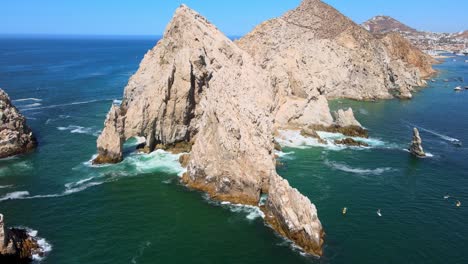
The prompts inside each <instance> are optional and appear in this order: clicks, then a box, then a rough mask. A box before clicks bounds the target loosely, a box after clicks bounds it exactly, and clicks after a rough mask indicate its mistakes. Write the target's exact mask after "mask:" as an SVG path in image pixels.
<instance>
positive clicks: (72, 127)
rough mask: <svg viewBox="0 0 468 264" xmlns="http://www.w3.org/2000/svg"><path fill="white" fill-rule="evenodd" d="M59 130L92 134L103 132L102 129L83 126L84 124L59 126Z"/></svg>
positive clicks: (96, 134)
mask: <svg viewBox="0 0 468 264" xmlns="http://www.w3.org/2000/svg"><path fill="white" fill-rule="evenodd" d="M57 129H58V130H60V131H70V133H72V134H86V135H90V136H95V137H97V136H99V134H100V133H101V130H98V129H96V128H94V127H82V126H76V125H69V126H67V127H57Z"/></svg>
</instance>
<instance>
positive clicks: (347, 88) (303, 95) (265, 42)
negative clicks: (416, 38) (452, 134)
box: [237, 0, 430, 126]
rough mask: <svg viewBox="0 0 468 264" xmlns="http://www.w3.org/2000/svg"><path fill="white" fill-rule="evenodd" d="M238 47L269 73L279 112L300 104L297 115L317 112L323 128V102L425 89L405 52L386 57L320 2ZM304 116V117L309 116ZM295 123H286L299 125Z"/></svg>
mask: <svg viewBox="0 0 468 264" xmlns="http://www.w3.org/2000/svg"><path fill="white" fill-rule="evenodd" d="M237 43H238V44H239V46H240V47H242V48H243V49H245V50H246V51H248V52H249V53H250V54H251V55H252V56H253V57H254V58H255V60H256V61H257V63H258V64H259V65H260V66H261V67H262V68H264V69H266V70H268V71H269V72H270V73H271V79H272V85H273V90H274V91H276V94H277V99H276V100H277V101H279V104H278V108H280V109H281V108H282V107H285V108H290V106H289V105H290V104H292V103H290V101H293V102H298V101H299V102H302V104H297V105H298V107H297V108H299V106H300V107H301V110H307V109H316V108H320V109H321V110H322V112H320V114H319V115H318V114H317V113H316V114H315V115H314V116H315V117H316V118H318V117H319V116H320V115H322V116H321V118H320V120H319V122H320V123H322V124H330V123H331V116H330V115H328V114H326V115H324V112H326V111H325V109H327V108H328V106H327V104H326V101H325V100H324V99H322V98H323V97H326V98H351V99H358V100H367V99H386V98H392V97H393V95H394V94H396V95H401V96H403V97H409V96H410V94H409V91H411V90H412V87H413V86H420V85H424V81H423V80H422V79H421V74H420V69H419V68H418V67H419V65H417V64H416V65H413V64H411V62H412V61H413V60H407V59H406V58H404V57H405V56H406V55H407V54H408V53H407V52H401V53H398V52H396V51H393V50H391V51H389V49H388V48H387V45H384V43H383V42H382V41H381V40H379V39H378V38H376V37H375V36H374V35H372V34H371V33H369V32H367V31H366V30H365V29H363V28H362V27H360V26H359V25H357V24H355V23H354V22H353V21H351V20H350V19H348V18H347V17H345V16H344V15H342V14H340V13H339V12H338V11H337V10H335V9H334V8H332V7H331V6H329V5H327V4H325V3H323V2H321V1H320V0H304V1H303V2H302V3H301V5H300V6H299V7H298V8H296V9H295V10H292V11H290V12H288V13H286V14H285V15H283V16H282V17H280V18H276V19H272V20H269V21H266V22H264V23H262V24H261V25H259V26H257V27H256V28H255V29H254V30H253V31H252V32H251V33H249V34H248V35H247V36H245V37H243V38H242V39H240V40H239V41H238V42H237ZM389 46H390V45H389ZM393 47H396V45H393ZM397 53H398V54H399V55H401V56H400V57H403V60H402V58H400V57H397V56H396V55H395V54H397ZM425 67H426V65H424V69H425ZM429 67H430V64H429ZM293 105H294V104H293ZM309 105H318V106H316V107H311V106H309ZM298 112H299V113H301V111H298ZM302 113H304V115H305V116H308V115H309V113H312V111H310V112H309V113H307V112H306V111H302ZM278 115H280V116H282V111H278ZM288 117H289V116H288ZM294 117H295V116H291V118H290V119H289V120H285V121H293V122H295V121H303V120H299V119H298V118H294ZM309 118H310V117H309ZM283 119H284V118H282V119H280V118H277V120H278V121H280V122H279V123H278V125H280V126H281V125H286V124H284V122H281V121H282V120H283ZM305 121H306V122H308V121H310V120H305ZM314 122H315V123H319V122H317V120H314ZM300 123H301V122H300Z"/></svg>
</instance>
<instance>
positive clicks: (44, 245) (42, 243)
mask: <svg viewBox="0 0 468 264" xmlns="http://www.w3.org/2000/svg"><path fill="white" fill-rule="evenodd" d="M23 229H26V231H27V234H28V235H29V236H30V237H33V238H34V239H35V240H36V241H37V245H38V246H39V251H40V253H39V252H37V253H35V254H33V255H32V259H33V260H35V261H41V260H43V259H44V258H45V257H46V255H47V254H48V253H49V252H50V251H52V245H51V244H50V243H49V242H47V240H45V239H44V238H42V237H38V236H37V234H38V231H37V230H34V229H31V228H27V227H26V228H23ZM41 255H42V256H41Z"/></svg>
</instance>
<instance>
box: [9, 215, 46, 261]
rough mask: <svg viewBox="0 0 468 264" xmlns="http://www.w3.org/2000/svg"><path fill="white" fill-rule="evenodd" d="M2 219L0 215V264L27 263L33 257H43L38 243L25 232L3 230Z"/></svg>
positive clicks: (15, 229)
mask: <svg viewBox="0 0 468 264" xmlns="http://www.w3.org/2000/svg"><path fill="white" fill-rule="evenodd" d="M4 225H5V223H4V217H3V215H2V214H0V263H29V262H31V261H32V260H33V255H37V256H43V254H44V252H42V250H41V248H40V247H39V244H38V242H37V241H36V239H35V238H34V237H32V236H30V235H29V234H28V232H27V230H24V229H19V228H10V229H7V228H5V226H4Z"/></svg>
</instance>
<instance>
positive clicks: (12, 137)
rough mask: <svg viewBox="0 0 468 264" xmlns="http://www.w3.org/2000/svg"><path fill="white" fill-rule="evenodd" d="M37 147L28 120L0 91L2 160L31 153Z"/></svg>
mask: <svg viewBox="0 0 468 264" xmlns="http://www.w3.org/2000/svg"><path fill="white" fill-rule="evenodd" d="M36 145H37V142H36V139H35V137H34V135H33V133H32V131H31V129H30V128H29V127H28V126H27V124H26V118H25V117H24V116H23V115H22V114H20V112H19V111H18V109H16V107H15V106H14V105H13V104H12V103H11V101H10V98H9V97H8V95H7V94H6V93H5V92H4V91H3V90H2V89H0V159H1V158H6V157H10V156H14V155H18V154H23V153H27V152H30V151H32V150H33V149H34V148H35V147H36Z"/></svg>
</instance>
